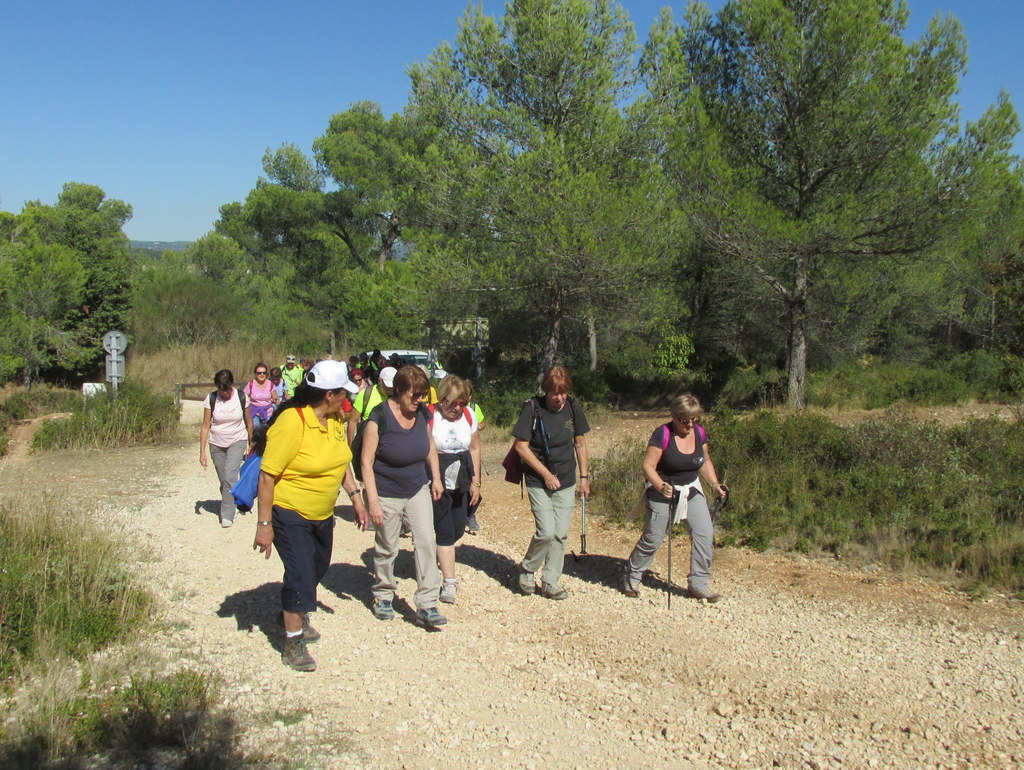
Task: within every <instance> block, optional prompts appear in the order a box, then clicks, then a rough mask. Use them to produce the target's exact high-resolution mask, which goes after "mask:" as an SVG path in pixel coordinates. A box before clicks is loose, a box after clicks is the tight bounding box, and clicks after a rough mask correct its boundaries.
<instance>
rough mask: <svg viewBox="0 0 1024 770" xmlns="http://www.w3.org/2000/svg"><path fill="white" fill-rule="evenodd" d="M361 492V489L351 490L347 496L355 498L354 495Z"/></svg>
mask: <svg viewBox="0 0 1024 770" xmlns="http://www.w3.org/2000/svg"><path fill="white" fill-rule="evenodd" d="M362 491H363V490H361V489H353V490H352V491H351V492H349V493H348V496H349V497H355V496H356V495H358V494H359V493H360V492H362Z"/></svg>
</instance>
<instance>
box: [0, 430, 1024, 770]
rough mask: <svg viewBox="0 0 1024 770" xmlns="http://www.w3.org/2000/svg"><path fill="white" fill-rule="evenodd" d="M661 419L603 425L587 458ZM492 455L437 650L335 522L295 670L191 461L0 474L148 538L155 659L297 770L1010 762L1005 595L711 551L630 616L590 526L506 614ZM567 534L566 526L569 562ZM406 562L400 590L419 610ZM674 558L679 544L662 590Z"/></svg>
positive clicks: (1017, 739) (680, 548)
mask: <svg viewBox="0 0 1024 770" xmlns="http://www.w3.org/2000/svg"><path fill="white" fill-rule="evenodd" d="M656 422H657V421H656V420H654V419H649V418H641V419H637V420H633V421H629V420H622V421H617V422H616V423H615V424H614V425H613V426H610V427H605V428H603V429H599V430H597V431H595V435H594V437H593V442H592V444H593V446H594V450H595V451H598V452H599V451H600V449H601V446H602V442H604V441H605V440H606V439H608V438H610V437H611V436H612V435H617V434H620V433H622V432H623V431H627V432H630V435H633V433H634V432H635V434H636V435H637V436H642V435H644V434H645V432H649V431H650V430H651V428H652V427H653V425H654V424H656ZM638 440H639V439H638ZM487 446H488V451H487V452H486V454H485V465H487V467H488V470H489V472H490V475H489V476H488V477H487V478H486V479H485V482H484V498H485V502H484V506H483V507H482V509H481V512H480V520H481V523H482V524H483V531H482V532H481V533H480V534H479V535H478V536H475V537H470V536H467V537H465V538H464V539H463V541H462V543H461V544H460V547H459V549H458V553H457V558H458V563H459V572H460V577H461V579H462V586H461V589H460V591H459V595H458V603H457V604H456V605H455V606H453V607H443V608H442V609H443V611H444V612H445V614H447V616H448V618H449V623H448V625H447V626H445V627H444V630H443V631H441V632H427V631H425V630H423V629H421V628H419V627H417V626H415V625H414V624H413V623H412V622H411V616H412V611H411V609H410V608H409V607H408V606H407V605H404V604H403V603H402V602H401V601H400V602H399V603H398V609H400V610H404V612H402V616H401V617H400V618H399V619H398V620H395V621H392V622H381V621H377V620H375V619H374V618H373V616H372V614H371V612H370V609H369V603H370V584H371V577H370V572H369V569H368V566H367V565H368V563H369V559H370V557H371V553H372V545H373V535H372V533H369V532H365V533H364V532H359V531H358V530H357V529H356V528H355V527H354V526H353V525H352V524H351V523H350V522H351V509H349V508H347V507H341V508H339V509H338V515H339V517H340V518H339V521H338V528H337V530H336V537H335V550H334V563H333V565H332V567H331V569H330V571H329V572H328V574H327V577H326V579H325V581H324V585H323V586H322V587H321V590H320V600H321V602H322V604H323V607H322V611H320V612H318V613H317V614H316V615H315V617H314V623H315V625H316V626H317V628H318V629H319V630H320V631H321V633H322V634H323V639H322V640H321V641H320V642H319V643H317V644H316V645H312V646H311V647H310V651H311V652H312V654H313V656H314V657H315V658H316V660H317V662H318V664H319V668H318V670H317V671H316V672H315V673H311V674H299V673H295V672H292V671H291V670H289V669H287V668H286V667H285V666H283V665H282V664H281V662H280V657H279V645H280V635H281V632H280V631H279V629H278V628H277V626H276V614H277V610H278V608H279V605H278V600H277V597H278V592H279V588H280V584H279V581H280V579H281V565H280V561H279V560H278V558H277V556H276V554H275V555H274V557H273V558H272V559H271V560H270V561H265V560H264V559H262V558H260V557H258V556H257V555H256V554H255V553H254V552H253V551H252V550H251V546H252V538H253V534H254V530H255V517H254V516H253V515H248V516H241V517H239V518H238V520H237V521H236V524H235V526H234V527H232V528H231V529H226V530H222V529H221V528H220V526H219V523H218V519H217V515H216V514H215V513H213V511H214V510H216V507H215V505H214V504H213V502H212V500H213V498H214V496H215V490H216V476H215V474H214V472H213V470H212V468H211V469H209V470H205V471H204V470H203V469H202V468H200V466H199V463H198V461H197V456H196V455H197V452H196V450H195V447H194V446H193V445H192V444H189V445H188V447H186V448H181V449H174V450H168V449H145V450H133V451H128V450H125V451H122V452H114V453H64V454H61V455H52V454H51V455H43V456H41V457H30V458H27V459H25V460H23V461H21V462H19V463H16V464H15V465H12V466H10V467H8V468H7V469H6V476H5V477H4V484H5V486H7V487H8V489H11V488H12V486H11V485H12V484H15V483H16V481H15V479H17V478H19V477H24V478H29V477H34V478H39V477H40V475H42V476H48V475H49V474H50V473H51V472H57V471H58V469H59V473H60V474H61V476H62V477H63V478H64V480H65V481H70V485H71V487H72V488H73V489H75V490H77V491H78V492H79V493H84V491H85V490H92V495H93V497H94V499H95V498H97V497H98V498H100V499H102V500H104V501H105V502H103V503H102V504H100V505H99V512H100V513H102V514H103V517H102V518H103V519H104V520H105V521H107V522H109V524H110V525H111V527H112V528H113V529H114V530H115V531H118V532H119V533H121V534H122V536H123V537H125V538H131V539H132V540H133V541H134V542H136V543H139V544H140V546H141V547H140V549H139V554H140V557H139V562H138V570H139V571H140V573H141V575H142V576H143V578H144V579H145V580H146V581H147V582H148V583H149V585H150V586H151V587H152V589H153V590H154V591H155V592H156V593H157V594H158V595H159V597H160V601H161V604H162V609H163V613H164V617H165V620H166V625H167V628H168V629H169V630H168V631H167V632H164V633H161V634H158V635H156V636H155V637H154V640H153V643H154V644H157V645H162V646H165V647H169V648H171V650H172V653H171V654H172V656H178V657H180V658H182V659H197V660H199V661H201V662H202V664H203V665H205V666H208V667H209V669H211V670H213V671H216V672H217V673H218V674H219V675H220V676H221V677H222V678H223V679H224V681H225V686H224V694H225V696H226V699H227V701H228V704H229V706H230V707H231V708H232V709H233V710H234V715H235V718H236V720H237V721H238V722H239V723H240V724H242V725H243V726H244V727H245V728H246V729H245V732H244V735H243V739H242V748H243V750H244V751H246V752H247V753H250V754H259V755H262V756H265V757H268V758H269V757H277V758H283V757H288V758H290V759H291V760H292V761H293V762H295V765H296V766H298V767H307V768H335V767H341V768H345V767H379V768H393V767H406V768H432V767H438V768H440V767H485V768H490V767H523V768H541V767H544V768H549V767H625V766H632V767H712V766H714V767H720V766H726V767H768V766H773V765H774V766H779V767H815V768H824V767H843V766H845V767H910V766H912V767H967V766H978V767H1017V766H1020V765H1022V764H1024V722H1022V720H1021V716H1020V715H1021V713H1022V706H1024V665H1022V663H1024V660H1022V635H1021V631H1022V628H1024V611H1022V606H1021V603H1020V602H1016V601H1011V600H1006V599H1003V598H1001V597H994V598H991V599H989V600H986V601H969V600H968V599H967V598H966V597H964V596H963V595H961V594H958V593H955V592H953V591H950V590H949V589H947V588H945V587H943V586H941V585H938V584H935V583H932V582H928V581H925V580H920V579H901V578H897V577H894V576H892V575H889V574H886V573H884V572H882V571H879V570H877V569H876V568H874V567H867V568H865V569H857V568H849V567H847V568H844V567H840V566H836V565H830V564H826V563H822V562H818V561H815V560H811V559H806V558H803V557H789V556H784V555H779V554H753V553H749V552H746V551H742V550H738V549H723V550H721V551H719V552H718V554H717V555H716V556H717V560H716V564H715V570H714V574H713V586H714V587H715V588H716V589H717V590H719V591H720V592H722V593H723V594H724V595H725V596H726V600H725V601H723V602H721V603H719V604H715V605H709V604H705V603H701V602H695V601H692V600H689V599H685V598H684V597H683V596H682V595H681V594H680V595H676V596H675V597H674V598H673V601H672V608H671V610H668V609H667V608H666V600H665V594H664V592H663V591H661V590H658V589H657V588H656V587H653V586H655V585H661V584H660V583H659V579H658V578H655V579H653V580H651V581H650V585H649V586H648V587H646V588H645V590H644V591H643V592H642V594H641V596H640V598H639V599H630V598H627V597H625V596H624V595H622V594H621V593H619V592H618V591H617V590H616V588H615V585H616V580H617V576H618V570H619V568H620V565H621V559H622V557H624V556H625V555H626V554H628V551H629V549H630V547H631V546H632V543H633V541H634V540H635V537H636V533H634V532H631V531H624V530H620V529H617V528H610V529H604V528H602V527H600V526H599V525H598V524H596V523H595V522H594V520H593V518H591V521H590V527H589V531H588V533H587V534H588V538H587V539H588V543H587V545H588V550H589V551H590V552H591V553H590V554H589V555H587V556H584V557H582V558H581V559H580V560H578V561H577V560H576V559H575V558H574V557H573V556H571V555H570V556H567V559H566V577H565V579H564V582H563V585H564V586H565V588H567V589H568V590H569V592H570V594H571V596H570V598H569V599H568V600H567V601H563V602H554V601H549V600H546V599H543V598H541V597H539V596H522V595H519V594H518V593H516V592H515V591H514V590H513V588H512V586H513V583H514V579H513V576H514V565H515V563H516V561H517V560H518V559H519V558H520V557H521V556H522V552H523V550H524V549H525V546H526V544H527V541H528V540H529V537H530V535H531V533H532V517H531V516H530V514H529V510H528V505H527V502H526V501H525V500H520V499H519V490H518V488H516V487H512V486H511V485H509V484H505V483H504V482H503V481H501V480H500V479H501V476H500V467H499V463H500V459H501V456H502V455H503V453H504V449H505V445H504V442H501V443H500V444H499V443H497V442H494V441H492V442H489V443H488V444H487ZM90 475H92V479H91V480H88V477H89V476H90ZM96 476H102V477H103V479H104V481H103V484H104V485H105V486H106V489H107V492H106V493H103V494H100V493H99V492H97V488H98V486H97V482H96ZM142 479H149V480H150V481H147V482H146V483H147V484H149V485H150V488H151V489H154V487H155V492H153V493H152V494H153V495H154V497H153V498H152V499H151V500H149V501H148V502H145V503H142V502H139V501H137V500H136V498H135V497H134V495H133V485H135V486H134V488H136V489H137V485H138V484H139V483H141V480H142ZM596 482H597V483H599V480H596ZM72 494H74V493H72ZM205 501H210V502H209V503H205ZM339 502H343V500H339ZM578 526H579V518H578V517H577V520H576V523H575V526H574V529H573V531H572V533H571V534H570V545H571V547H574V548H578V547H579V542H580V541H579V530H578ZM403 544H404V550H403V552H402V554H401V555H400V557H399V561H398V574H399V576H400V586H399V593H398V596H399V597H400V598H405V599H409V598H410V597H411V596H412V593H413V590H414V585H415V584H414V580H413V566H412V558H411V551H410V546H409V543H408V541H403ZM687 546H688V543H687V542H686V539H685V538H677V539H676V545H675V547H676V550H675V557H676V558H675V560H674V561H675V567H676V569H677V570H678V572H677V574H676V575H675V577H676V580H677V582H678V581H679V580H680V578H681V579H682V581H683V582H685V574H684V573H685V566H680V565H685V564H686V561H687V559H686V553H687ZM664 550H665V549H664V548H663V549H662V553H661V554H659V561H658V562H656V564H655V569H656V570H658V571H660V572H661V573H662V574H664V570H665V562H664ZM679 573H683V574H679Z"/></svg>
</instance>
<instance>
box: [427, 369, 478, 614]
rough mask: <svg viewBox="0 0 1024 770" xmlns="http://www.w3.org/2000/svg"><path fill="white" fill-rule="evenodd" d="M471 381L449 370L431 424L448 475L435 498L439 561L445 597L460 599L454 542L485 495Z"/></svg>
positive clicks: (448, 600)
mask: <svg viewBox="0 0 1024 770" xmlns="http://www.w3.org/2000/svg"><path fill="white" fill-rule="evenodd" d="M472 395H473V390H472V387H471V386H470V384H469V383H468V382H466V381H465V380H463V379H462V378H461V377H456V376H455V375H454V374H449V375H448V376H447V377H445V378H444V379H443V380H442V381H441V384H440V385H439V386H438V388H437V398H438V403H437V404H435V405H434V406H433V407H432V408H433V411H434V420H433V424H432V426H431V430H432V431H433V434H434V443H435V444H436V445H437V456H438V461H439V463H440V466H441V478H442V480H443V481H444V494H443V495H441V498H440V499H439V500H435V501H434V532H435V534H436V535H437V562H438V564H439V565H440V567H441V575H442V577H443V578H444V582H443V583H442V585H441V595H440V597H439V598H440V600H441V601H442V602H445V603H447V604H454V603H455V592H456V591H458V589H459V581H458V579H457V578H456V577H455V544H456V543H457V542H458V541H459V539H460V538H461V537H462V535H463V534H464V533H465V531H466V519H467V517H468V515H469V509H470V507H471V506H473V505H475V504H476V503H477V501H478V500H479V499H480V436H479V433H478V430H479V426H478V424H477V421H476V419H475V418H474V416H473V413H472V411H470V410H469V409H467V408H466V405H467V404H468V403H469V399H470V398H471V397H472Z"/></svg>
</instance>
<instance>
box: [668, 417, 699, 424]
mask: <svg viewBox="0 0 1024 770" xmlns="http://www.w3.org/2000/svg"><path fill="white" fill-rule="evenodd" d="M672 419H673V420H675V421H676V422H678V423H682V424H683V425H692V424H693V423H695V422H697V418H696V417H673V418H672Z"/></svg>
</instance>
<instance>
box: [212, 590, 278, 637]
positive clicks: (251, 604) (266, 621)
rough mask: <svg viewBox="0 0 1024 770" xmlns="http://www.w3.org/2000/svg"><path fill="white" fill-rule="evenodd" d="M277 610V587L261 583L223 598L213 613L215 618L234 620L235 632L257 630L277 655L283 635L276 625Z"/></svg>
mask: <svg viewBox="0 0 1024 770" xmlns="http://www.w3.org/2000/svg"><path fill="white" fill-rule="evenodd" d="M280 611H281V584H280V583H264V584H263V585H261V586H257V587H256V588H250V589H247V590H245V591H239V592H238V593H234V594H229V595H228V596H225V597H224V601H222V602H221V603H220V608H219V609H218V610H217V617H218V618H234V619H235V627H236V628H237V629H238V630H239V631H246V632H252V631H256V630H258V631H260V632H261V633H262V634H263V635H264V636H265V637H267V641H268V642H270V644H271V645H272V646H273V647H274V649H275V650H277V651H278V652H280V651H281V650H282V649H283V647H284V632H283V631H282V630H281V625H280V624H279V622H278V613H279V612H280Z"/></svg>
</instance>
